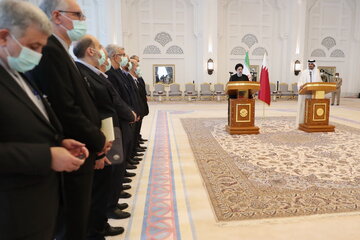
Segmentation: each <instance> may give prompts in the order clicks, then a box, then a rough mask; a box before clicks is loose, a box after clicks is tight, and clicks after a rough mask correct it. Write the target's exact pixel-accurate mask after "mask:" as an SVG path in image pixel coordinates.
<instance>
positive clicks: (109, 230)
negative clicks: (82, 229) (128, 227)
mask: <svg viewBox="0 0 360 240" xmlns="http://www.w3.org/2000/svg"><path fill="white" fill-rule="evenodd" d="M124 230H125V229H124V228H123V227H112V226H110V224H108V223H107V224H106V226H105V229H104V230H103V231H102V232H101V234H102V235H104V236H105V237H106V236H116V235H119V234H122V233H123V232H124Z"/></svg>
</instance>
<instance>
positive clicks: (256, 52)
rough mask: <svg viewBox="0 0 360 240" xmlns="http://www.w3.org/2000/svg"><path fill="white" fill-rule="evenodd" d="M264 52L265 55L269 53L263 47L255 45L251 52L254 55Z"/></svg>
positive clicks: (262, 54) (260, 54)
mask: <svg viewBox="0 0 360 240" xmlns="http://www.w3.org/2000/svg"><path fill="white" fill-rule="evenodd" d="M264 53H266V55H269V54H268V52H267V51H266V49H265V48H263V47H257V48H255V49H254V51H253V52H252V55H254V56H264Z"/></svg>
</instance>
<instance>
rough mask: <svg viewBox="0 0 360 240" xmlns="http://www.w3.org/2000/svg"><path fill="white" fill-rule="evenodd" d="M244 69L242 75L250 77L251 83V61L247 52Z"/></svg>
mask: <svg viewBox="0 0 360 240" xmlns="http://www.w3.org/2000/svg"><path fill="white" fill-rule="evenodd" d="M244 63H245V64H244V69H243V71H242V73H243V74H244V75H246V76H248V78H249V81H251V74H250V60H249V52H246V54H245V61H244Z"/></svg>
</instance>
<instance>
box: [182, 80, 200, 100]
mask: <svg viewBox="0 0 360 240" xmlns="http://www.w3.org/2000/svg"><path fill="white" fill-rule="evenodd" d="M184 96H185V97H188V100H189V101H191V100H196V99H197V96H198V92H197V91H196V90H195V84H193V83H186V84H185V92H184Z"/></svg>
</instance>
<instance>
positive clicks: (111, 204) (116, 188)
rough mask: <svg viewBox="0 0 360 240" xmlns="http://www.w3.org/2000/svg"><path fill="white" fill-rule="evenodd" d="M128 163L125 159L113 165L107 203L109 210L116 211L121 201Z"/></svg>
mask: <svg viewBox="0 0 360 240" xmlns="http://www.w3.org/2000/svg"><path fill="white" fill-rule="evenodd" d="M126 164H127V161H123V162H122V163H121V164H115V165H112V167H111V168H112V170H111V183H110V194H109V200H108V203H107V211H109V212H111V211H114V210H115V208H116V205H117V203H118V202H119V198H120V192H121V191H122V190H123V181H124V176H125V171H126Z"/></svg>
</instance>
